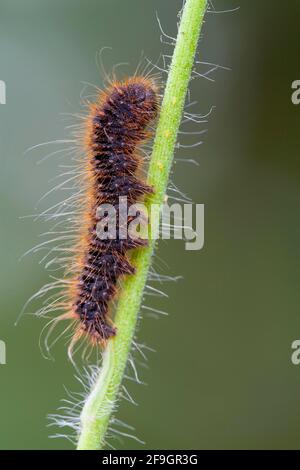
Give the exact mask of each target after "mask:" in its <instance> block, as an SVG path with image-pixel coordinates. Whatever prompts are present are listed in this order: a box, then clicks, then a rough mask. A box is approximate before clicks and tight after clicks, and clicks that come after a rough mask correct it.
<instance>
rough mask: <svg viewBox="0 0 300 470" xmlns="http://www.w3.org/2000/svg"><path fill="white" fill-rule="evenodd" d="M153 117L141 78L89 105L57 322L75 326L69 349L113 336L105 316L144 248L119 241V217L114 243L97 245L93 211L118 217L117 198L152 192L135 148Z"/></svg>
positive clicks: (151, 92) (132, 199)
mask: <svg viewBox="0 0 300 470" xmlns="http://www.w3.org/2000/svg"><path fill="white" fill-rule="evenodd" d="M157 111H158V95H157V89H156V86H155V84H154V82H153V81H152V80H150V79H146V78H144V77H133V78H130V79H128V80H126V81H124V82H114V83H112V85H111V86H110V87H109V88H108V89H107V90H105V91H104V92H101V93H100V95H99V96H98V99H97V102H96V103H94V104H92V105H90V112H89V115H88V117H87V118H86V131H85V150H86V162H85V163H84V165H85V169H84V174H85V181H84V185H85V188H86V189H85V191H84V195H83V196H82V197H81V205H82V207H83V210H82V215H81V220H79V221H78V222H79V224H80V229H79V233H80V234H79V240H78V243H77V244H76V246H75V247H74V252H75V253H76V255H75V259H74V260H73V263H72V267H71V268H70V270H69V272H71V273H72V275H71V277H69V279H68V284H69V299H70V301H69V302H67V304H68V305H67V307H66V308H67V312H66V313H65V314H63V315H62V316H61V317H60V318H62V317H63V318H72V319H76V320H78V321H79V323H78V325H77V328H76V332H75V335H74V339H73V341H72V343H73V342H74V341H77V340H78V339H79V337H81V336H82V334H87V335H88V336H89V337H90V338H91V340H92V342H93V343H101V344H105V343H106V341H107V340H108V339H109V338H110V337H112V336H114V335H115V334H116V330H115V328H114V326H113V323H112V320H111V318H110V313H109V311H110V302H111V300H112V299H113V298H115V296H116V291H117V283H118V280H119V278H120V277H121V276H123V275H126V274H129V275H133V274H134V272H135V270H134V267H133V266H132V265H131V264H130V261H129V259H128V256H127V252H128V250H130V249H132V248H136V247H140V246H143V245H145V244H146V243H147V242H146V241H145V240H144V239H141V238H131V237H130V236H127V238H126V239H120V237H119V230H118V229H119V218H118V217H117V226H116V229H117V230H116V234H117V236H116V239H114V240H111V239H105V240H104V239H100V238H99V237H98V236H97V233H96V225H97V222H98V220H97V217H96V211H97V208H98V207H99V206H100V205H102V204H107V203H109V204H112V205H113V206H114V207H115V209H116V212H117V213H118V204H119V197H121V196H126V197H127V203H128V206H129V205H131V204H134V203H136V202H138V201H142V199H143V197H144V196H145V195H146V194H149V193H151V192H152V191H153V190H152V188H151V187H150V186H148V185H147V184H146V183H145V182H144V181H143V180H142V179H141V178H140V176H139V169H140V167H141V164H142V158H141V156H140V155H139V153H138V146H139V145H140V144H142V143H143V142H145V140H146V139H147V138H149V131H148V130H147V127H148V125H149V124H150V123H151V121H153V119H155V117H156V115H157ZM129 222H130V219H129V218H128V220H127V224H128V223H129Z"/></svg>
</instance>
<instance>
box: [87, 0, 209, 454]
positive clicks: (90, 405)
mask: <svg viewBox="0 0 300 470" xmlns="http://www.w3.org/2000/svg"><path fill="white" fill-rule="evenodd" d="M206 5H207V0H186V2H185V5H184V8H183V13H182V17H181V22H180V26H179V30H178V35H177V40H176V45H175V49H174V54H173V58H172V63H171V67H170V71H169V75H168V79H167V83H166V88H165V93H164V98H163V102H162V106H161V112H160V117H159V122H158V126H157V131H156V136H155V140H154V146H153V152H152V156H151V161H150V165H149V171H148V182H149V184H151V185H152V186H153V187H154V188H155V192H154V194H153V195H151V196H150V197H149V198H148V200H147V201H146V205H147V208H148V210H149V209H150V208H151V206H152V204H157V205H159V206H161V204H163V202H164V199H165V194H166V189H167V184H168V180H169V174H170V169H171V165H172V161H173V155H174V147H175V143H176V139H177V133H178V128H179V125H180V122H181V118H182V113H183V108H184V103H185V97H186V93H187V88H188V84H189V80H190V77H191V71H192V67H193V63H194V57H195V52H196V49H197V43H198V39H199V34H200V30H201V26H202V23H203V18H204V14H205V10H206ZM149 213H150V212H149ZM150 224H151V220H150ZM158 230H159V228H158V227H154V236H152V239H151V240H150V241H149V246H148V247H147V248H143V249H140V250H136V253H135V254H134V257H133V264H134V265H135V267H136V270H137V272H136V275H134V276H128V278H127V279H126V280H125V281H124V285H123V287H122V293H121V295H120V298H119V301H118V306H117V312H116V316H115V325H116V327H117V335H116V337H115V338H113V339H112V340H110V342H109V343H108V346H107V348H106V350H105V352H104V354H103V364H102V368H101V370H100V373H99V377H98V379H97V381H96V383H95V385H94V387H93V389H92V390H91V393H90V395H89V396H88V397H87V400H86V402H85V405H84V407H83V410H82V413H81V416H80V419H81V434H80V436H79V441H78V449H79V450H93V449H101V448H103V446H104V444H105V434H106V431H107V428H108V424H109V420H110V416H111V413H112V412H113V411H114V406H115V404H116V400H117V396H118V391H119V389H120V385H121V383H122V379H123V375H124V370H125V367H126V363H127V360H128V356H129V353H130V350H131V345H132V339H133V335H134V331H135V327H136V322H137V318H138V313H139V310H140V307H141V301H142V296H143V291H144V287H145V284H146V280H147V276H148V271H149V268H150V265H151V258H152V254H153V251H154V247H155V234H156V235H157V234H158V232H157V231H158ZM152 235H153V232H152Z"/></svg>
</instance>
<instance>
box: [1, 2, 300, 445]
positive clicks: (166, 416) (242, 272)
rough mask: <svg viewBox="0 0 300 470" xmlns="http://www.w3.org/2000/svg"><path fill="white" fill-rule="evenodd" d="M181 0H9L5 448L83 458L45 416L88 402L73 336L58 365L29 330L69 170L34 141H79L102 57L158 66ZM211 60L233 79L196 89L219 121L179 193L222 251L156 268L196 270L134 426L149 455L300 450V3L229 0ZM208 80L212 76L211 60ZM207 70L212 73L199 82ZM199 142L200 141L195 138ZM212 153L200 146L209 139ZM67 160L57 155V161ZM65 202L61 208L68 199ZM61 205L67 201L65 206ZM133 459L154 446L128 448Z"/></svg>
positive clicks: (179, 245) (5, 37)
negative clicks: (201, 211) (72, 400)
mask: <svg viewBox="0 0 300 470" xmlns="http://www.w3.org/2000/svg"><path fill="white" fill-rule="evenodd" d="M181 5H182V1H181V0H163V1H161V0H151V1H145V0H143V1H141V0H127V1H123V0H85V1H83V0H51V1H50V0H39V1H38V0H26V1H24V0H0V79H2V80H5V81H6V84H7V104H6V105H5V106H4V105H1V106H0V124H1V125H0V154H1V171H0V180H1V181H0V191H1V198H0V205H1V282H0V290H1V316H0V338H1V339H3V340H5V342H6V345H7V365H1V366H0V381H1V392H0V416H1V431H0V448H2V449H29V448H31V449H55V448H61V449H69V448H72V444H70V443H69V442H68V441H66V440H61V439H56V440H52V439H49V438H48V436H49V434H50V435H51V434H53V433H55V432H56V430H54V429H51V428H50V429H49V428H47V427H46V424H47V420H46V416H47V414H48V413H53V412H55V411H56V409H57V407H58V406H59V401H60V399H61V398H63V397H66V393H65V390H64V386H65V387H67V388H68V389H70V390H79V389H80V388H79V386H78V384H77V383H76V381H75V380H74V370H73V368H72V366H71V365H70V364H69V363H68V360H67V358H66V346H65V343H64V341H61V342H60V343H59V344H58V345H57V346H56V347H55V348H54V351H53V354H54V356H55V361H47V360H45V359H44V358H43V357H42V355H41V353H40V349H39V344H38V338H39V334H40V331H41V329H42V326H43V325H44V323H45V322H43V321H42V320H38V319H36V318H34V317H32V316H25V317H23V318H22V320H21V321H20V323H19V325H18V326H17V327H15V326H14V322H15V320H16V318H17V316H18V314H19V312H20V310H21V308H22V306H23V304H24V302H25V301H26V300H27V298H28V297H29V296H30V295H31V294H32V293H33V292H34V291H35V290H37V289H38V288H39V287H40V286H41V285H42V284H43V283H44V282H46V281H47V279H48V277H47V273H45V271H44V269H43V267H42V266H41V265H39V264H38V261H39V257H38V256H29V257H27V258H25V259H24V260H22V261H21V262H20V261H19V258H20V256H21V255H22V254H23V253H24V252H25V251H26V250H27V249H28V248H30V247H32V246H33V245H34V244H36V243H37V242H38V241H39V234H40V233H41V232H42V231H44V230H45V229H47V226H46V228H45V226H44V225H43V224H41V223H39V222H36V223H33V221H32V219H30V218H27V219H20V218H19V217H21V216H24V215H28V214H32V213H33V211H34V207H35V205H36V202H37V201H38V199H39V198H40V197H41V196H42V194H43V193H44V192H45V191H46V190H48V189H49V188H50V187H51V184H50V183H49V180H50V179H51V178H53V177H54V176H55V175H57V174H58V172H59V171H60V170H59V169H58V165H59V163H60V160H59V158H56V157H55V156H54V157H53V158H50V159H48V160H47V161H46V162H45V163H44V164H43V165H37V164H36V162H37V161H38V160H39V159H40V158H41V157H43V156H44V155H45V154H46V153H48V152H50V151H51V150H52V148H49V149H46V148H44V149H43V148H41V149H38V150H35V151H33V152H31V153H30V154H28V155H26V156H23V154H24V151H25V150H26V149H27V148H28V147H30V146H33V145H35V144H38V143H41V142H47V141H50V140H53V139H57V138H58V139H61V138H66V137H67V136H68V134H67V131H66V130H64V126H65V125H66V120H65V117H64V118H62V116H60V113H77V112H80V105H79V96H80V92H81V90H82V87H83V85H82V82H83V81H86V82H91V83H94V84H96V85H98V86H100V87H101V85H102V77H101V75H100V73H99V71H98V69H97V67H96V63H95V54H96V52H97V51H99V50H100V49H101V48H102V47H104V46H109V47H111V50H110V51H107V52H105V54H104V62H105V67H106V69H107V70H108V71H111V69H112V67H113V65H114V64H116V63H119V62H128V63H129V65H128V66H124V67H121V68H120V71H122V72H123V73H128V74H131V73H133V72H134V71H135V68H136V66H137V64H138V62H139V60H140V57H141V54H142V53H144V55H145V56H146V57H148V58H149V59H151V60H152V61H153V62H156V61H157V60H158V58H159V55H160V54H161V53H165V54H169V53H170V51H171V48H170V47H168V46H167V45H164V44H161V43H160V31H159V27H158V23H157V20H156V12H157V14H158V16H159V18H160V21H161V23H162V25H163V28H164V30H165V31H166V32H168V34H170V35H171V36H172V35H175V34H176V21H177V12H178V10H179V9H180V8H181ZM214 6H215V8H216V9H217V10H224V9H230V8H235V7H237V6H240V10H239V11H237V12H235V13H226V14H213V13H211V14H208V15H207V17H206V24H205V27H204V35H203V39H202V41H201V43H200V46H199V60H200V58H201V60H204V61H209V62H213V63H216V64H219V65H224V66H229V67H230V68H231V69H232V70H231V71H225V70H219V71H216V72H215V73H214V74H212V75H211V76H212V77H214V78H215V82H212V81H208V80H205V79H203V78H202V79H201V78H198V79H197V80H193V82H192V85H191V100H192V101H197V104H196V105H195V106H194V107H193V108H191V109H192V111H194V112H200V113H203V114H205V113H207V112H208V111H209V109H210V107H211V106H216V108H215V109H214V111H213V113H212V114H211V115H210V117H209V120H208V123H207V124H202V125H199V126H196V125H187V124H185V125H184V130H193V131H195V130H197V129H199V130H201V129H208V133H207V134H205V135H204V137H203V141H204V143H203V145H202V146H201V147H196V148H192V149H182V150H180V151H177V157H179V158H180V159H190V158H192V159H195V160H197V161H198V163H199V167H195V166H193V165H189V164H187V163H183V162H181V161H179V162H177V163H176V165H175V166H174V174H173V177H172V178H173V181H174V182H175V183H176V185H177V186H178V187H179V188H180V189H181V190H183V191H185V192H187V193H188V194H189V196H190V197H191V198H192V199H193V201H194V202H197V203H204V204H205V247H204V249H203V250H202V251H198V252H197V251H196V252H193V251H185V250H184V244H183V242H180V241H170V242H168V243H166V242H162V243H160V249H159V253H158V254H159V257H160V258H161V259H162V260H163V262H164V263H167V265H168V267H166V266H164V265H162V262H161V261H160V260H159V259H158V260H157V262H156V264H157V265H162V267H161V269H160V271H161V272H162V273H163V274H168V275H169V274H170V275H181V276H183V280H182V281H180V282H179V283H177V284H176V285H175V284H170V285H167V286H166V289H165V290H166V292H167V293H168V294H169V296H170V297H169V300H159V301H158V300H157V299H154V301H153V302H152V300H151V299H148V305H149V304H150V305H153V306H155V307H156V308H160V309H161V310H167V311H168V312H169V317H167V318H165V317H163V318H161V319H159V320H154V319H153V318H151V317H149V316H147V315H144V314H143V316H144V319H143V321H142V323H141V325H140V329H139V338H140V340H141V341H144V342H146V343H147V344H149V346H151V347H152V348H154V349H155V350H156V353H149V362H148V366H149V367H148V369H144V368H140V373H141V376H142V378H143V380H145V381H146V382H147V384H148V385H147V386H141V385H139V386H138V385H135V384H133V385H130V386H129V388H130V391H131V393H132V394H133V396H134V397H135V399H136V401H137V402H138V404H139V406H137V407H135V406H132V405H130V404H128V403H126V402H122V403H121V406H120V410H119V416H118V417H119V418H121V419H123V420H124V421H125V422H127V423H129V424H131V425H133V426H134V427H135V428H136V432H135V435H137V436H139V437H140V438H141V439H142V440H144V441H145V442H146V446H145V447H146V448H147V449H151V448H152V449H163V448H164V449H168V448H169V449H189V448H198V449H217V448H218V449H220V448H223V449H233V448H235V449H240V448H246V449H262V448H271V449H280V448H284V449H288V448H296V449H300V366H298V367H297V366H294V365H292V363H291V343H292V341H293V340H295V339H299V338H300V315H299V303H300V290H299V278H300V269H299V255H300V248H299V239H300V223H299V201H300V185H299V180H300V164H299V149H298V147H299V124H300V119H299V118H300V107H297V106H294V105H292V103H291V83H292V81H293V80H296V79H300V62H299V14H300V3H299V1H297V0H290V1H289V2H288V6H285V7H283V6H282V2H281V1H279V0H273V1H270V0H269V1H264V2H261V1H259V0H252V1H251V2H250V1H245V0H240V2H236V1H235V0H224V1H221V0H215V1H214ZM197 67H200V66H199V65H198V66H197ZM197 70H202V69H201V68H200V69H197ZM183 137H184V138H183V139H182V140H180V141H181V142H182V143H183V144H184V145H187V144H193V143H194V142H195V136H190V137H187V136H183ZM196 140H197V136H196ZM56 149H57V148H56ZM55 197H58V196H57V195H55ZM59 197H61V195H59ZM114 445H115V446H116V447H117V448H143V446H142V445H140V444H137V443H136V442H134V441H130V440H128V439H126V440H125V441H124V442H123V443H119V442H116V443H115V444H114Z"/></svg>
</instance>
